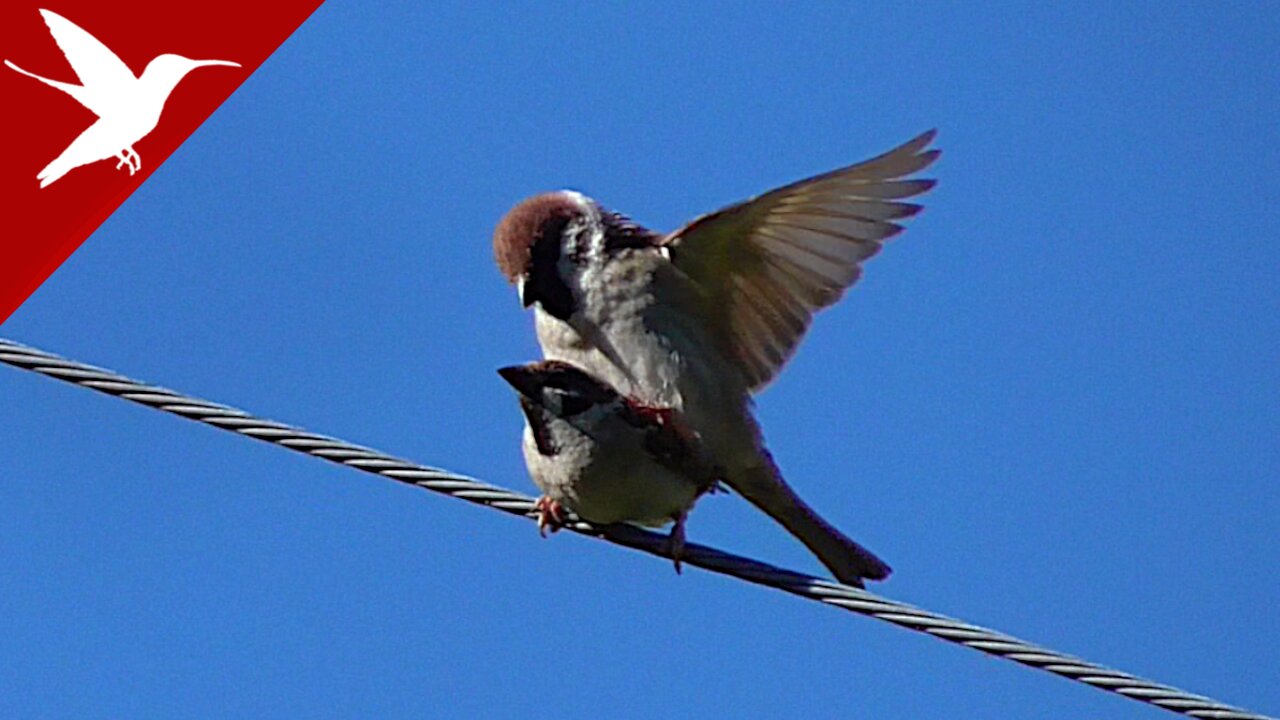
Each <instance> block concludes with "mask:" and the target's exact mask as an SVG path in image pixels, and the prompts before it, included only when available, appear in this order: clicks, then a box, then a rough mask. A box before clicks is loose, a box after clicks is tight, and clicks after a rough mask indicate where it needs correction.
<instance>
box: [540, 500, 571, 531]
mask: <svg viewBox="0 0 1280 720" xmlns="http://www.w3.org/2000/svg"><path fill="white" fill-rule="evenodd" d="M533 509H534V510H537V511H538V534H539V535H541V536H542V537H546V536H547V531H548V530H550V531H551V533H552V534H553V535H554V534H555V533H556V531H558V530H559V529H560V528H562V527H564V521H565V517H564V508H563V507H561V505H560V503H559V502H557V501H555V500H552V499H551V498H549V497H547V496H546V495H543V496H542V497H540V498H538V502H536V503H534V505H533Z"/></svg>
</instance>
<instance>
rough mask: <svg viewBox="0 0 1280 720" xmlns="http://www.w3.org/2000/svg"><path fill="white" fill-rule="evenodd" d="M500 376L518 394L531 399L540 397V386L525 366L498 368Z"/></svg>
mask: <svg viewBox="0 0 1280 720" xmlns="http://www.w3.org/2000/svg"><path fill="white" fill-rule="evenodd" d="M498 374H499V375H501V376H502V379H503V380H506V381H507V382H508V383H510V385H511V387H513V388H515V389H516V392H518V393H520V394H521V395H523V396H525V397H527V398H529V399H530V400H532V399H534V398H535V397H537V395H538V385H537V382H536V381H535V380H534V377H533V373H532V372H531V371H530V370H529V368H527V367H525V366H524V365H512V366H510V367H504V368H498Z"/></svg>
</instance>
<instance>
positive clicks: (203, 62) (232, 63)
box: [195, 60, 241, 67]
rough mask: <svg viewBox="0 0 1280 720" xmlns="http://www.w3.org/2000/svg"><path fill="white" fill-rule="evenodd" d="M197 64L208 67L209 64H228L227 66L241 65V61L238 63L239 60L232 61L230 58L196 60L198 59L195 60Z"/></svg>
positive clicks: (197, 65)
mask: <svg viewBox="0 0 1280 720" xmlns="http://www.w3.org/2000/svg"><path fill="white" fill-rule="evenodd" d="M195 64H196V67H208V66H211V65H225V66H227V67H241V65H240V63H238V62H231V61H230V60H196V61H195Z"/></svg>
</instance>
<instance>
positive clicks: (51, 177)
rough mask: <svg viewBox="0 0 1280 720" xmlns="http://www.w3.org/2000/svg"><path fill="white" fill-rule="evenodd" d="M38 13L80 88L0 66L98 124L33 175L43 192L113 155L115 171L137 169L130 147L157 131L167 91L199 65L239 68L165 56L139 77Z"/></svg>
mask: <svg viewBox="0 0 1280 720" xmlns="http://www.w3.org/2000/svg"><path fill="white" fill-rule="evenodd" d="M40 14H41V15H42V16H43V17H44V23H45V25H48V26H49V34H50V35H53V40H54V42H56V43H57V44H58V49H60V50H62V54H63V55H65V56H66V58H67V63H68V64H69V65H71V69H72V70H74V71H75V73H76V77H78V78H79V79H80V83H81V84H80V85H72V84H71V83H64V82H58V81H57V80H50V79H49V78H46V77H40V76H39V75H36V74H35V73H30V72H27V71H26V70H23V69H22V68H20V67H18V66H17V65H14V64H13V63H12V62H9V61H8V60H5V61H4V64H5V65H8V66H9V67H10V68H11V69H13V70H16V71H17V72H20V73H22V74H23V75H26V76H27V77H31V78H35V79H36V80H39V81H40V82H42V83H44V84H45V85H48V86H49V87H52V88H57V89H58V90H61V91H62V92H64V93H66V94H68V95H70V96H71V97H73V98H75V100H76V102H78V103H80V104H81V105H83V106H85V107H86V108H89V110H90V111H92V112H93V114H94V115H97V116H98V119H97V121H95V122H94V123H93V124H92V125H90V126H89V127H88V129H86V130H85V131H84V132H82V133H80V136H79V137H77V138H76V139H75V140H72V141H71V144H70V145H68V146H67V149H66V150H63V151H62V154H61V155H59V156H58V157H56V158H54V160H53V162H51V163H49V164H48V165H46V166H45V168H44V169H43V170H41V171H40V173H39V174H38V175H36V179H37V180H39V181H40V187H42V188H43V187H46V186H47V185H49V184H50V183H52V182H54V181H55V180H57V179H58V178H60V177H62V176H63V175H66V174H67V173H68V172H70V171H71V170H73V169H75V168H78V167H80V166H81V165H88V164H89V163H92V162H97V161H99V160H106V159H107V158H112V157H114V158H116V159H117V160H119V162H117V163H116V169H117V170H119V169H121V168H124V167H128V168H129V174H130V175H133V174H134V173H136V172H137V171H139V170H141V169H142V158H140V157H138V153H137V151H136V150H134V149H133V146H134V144H135V143H137V142H138V141H139V140H141V139H142V138H144V137H146V136H147V135H148V134H149V133H150V132H151V131H152V130H154V129H155V128H156V123H158V122H160V112H161V111H162V110H164V103H165V101H166V100H168V99H169V93H171V92H173V89H174V88H175V87H177V86H178V83H179V82H180V81H181V80H182V78H183V77H185V76H186V74H187V73H189V72H191V71H192V70H195V69H196V68H198V67H206V66H209V65H228V66H230V67H240V64H239V63H234V62H230V61H228V60H191V59H189V58H184V57H182V56H181V55H169V54H165V55H161V56H159V57H157V58H155V59H154V60H152V61H151V62H149V63H147V67H146V69H145V70H143V71H142V75H141V76H140V77H135V76H134V74H133V71H132V70H130V69H129V66H128V65H125V64H124V61H123V60H121V59H120V58H119V57H117V56H116V54H115V53H113V52H111V49H110V48H108V47H107V46H106V45H103V44H102V43H101V42H99V41H98V39H97V38H95V37H94V36H92V35H90V34H89V33H87V32H85V31H84V30H83V29H81V28H79V27H78V26H76V24H75V23H73V22H71V21H70V20H68V19H66V18H64V17H62V16H61V15H58V14H57V13H54V12H50V11H49V10H41V11H40Z"/></svg>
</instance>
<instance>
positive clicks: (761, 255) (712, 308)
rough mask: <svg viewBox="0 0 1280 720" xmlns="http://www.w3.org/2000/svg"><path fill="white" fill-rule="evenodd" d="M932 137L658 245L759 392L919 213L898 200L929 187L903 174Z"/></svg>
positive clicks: (716, 217)
mask: <svg viewBox="0 0 1280 720" xmlns="http://www.w3.org/2000/svg"><path fill="white" fill-rule="evenodd" d="M934 134H935V133H934V131H929V132H927V133H924V134H923V135H920V136H919V137H917V138H915V139H913V140H911V141H910V142H907V143H906V144H904V145H902V146H900V147H898V148H895V149H894V150H891V151H889V152H887V153H885V154H883V155H880V156H878V157H875V158H872V159H871V160H867V161H866V162H862V163H858V164H857V165H851V166H849V167H845V168H841V169H839V170H834V171H832V172H828V173H824V174H822V175H818V176H816V177H812V178H809V179H807V180H801V181H799V182H796V183H792V184H790V185H787V186H785V187H782V188H778V189H777V190H773V191H770V192H768V193H765V194H764V195H761V196H759V197H757V198H753V199H751V200H747V201H745V202H741V203H738V204H736V205H732V206H730V207H727V208H724V209H722V210H719V211H717V212H714V213H711V214H709V215H704V216H702V217H700V218H698V219H697V220H694V221H693V222H691V223H689V224H688V225H686V226H684V227H683V228H681V229H680V230H677V231H676V232H674V233H672V234H671V235H668V236H667V237H665V238H663V241H662V242H663V243H664V244H665V245H666V246H667V247H668V248H669V249H670V252H671V258H672V262H673V263H674V264H675V265H676V266H677V267H678V268H679V269H680V270H681V271H682V272H684V273H685V274H686V275H687V276H688V277H689V278H690V279H692V280H693V281H694V282H695V283H697V284H698V286H699V287H700V288H701V290H702V295H703V297H704V298H705V300H706V310H707V312H709V313H712V315H713V316H714V318H715V321H716V327H717V328H719V329H720V330H721V334H720V337H721V339H722V345H723V347H724V351H725V352H726V353H727V354H728V355H729V357H731V358H732V359H733V360H734V361H735V363H736V364H737V365H738V367H739V369H740V370H741V372H742V373H743V376H744V378H745V380H746V383H747V385H748V386H749V387H750V388H751V389H752V390H753V391H755V390H759V389H760V388H762V387H764V386H765V385H766V384H768V383H769V381H770V380H772V379H773V378H774V376H775V375H777V373H778V371H779V370H780V369H781V368H782V366H783V365H785V364H786V362H787V360H788V359H789V358H790V357H791V355H792V353H794V352H795V349H796V346H797V345H798V344H799V343H800V340H801V339H802V338H803V337H804V334H805V332H806V331H807V330H808V327H809V323H810V322H811V320H812V317H813V313H815V312H817V311H818V310H821V309H822V308H824V307H827V306H828V305H831V304H832V303H834V302H836V301H837V300H839V299H840V297H841V296H842V295H843V294H844V291H845V290H846V289H848V288H849V287H850V286H851V285H853V283H855V282H856V281H857V280H858V278H859V277H860V276H861V274H862V268H861V264H862V263H863V262H865V261H866V260H867V259H868V258H870V257H872V256H873V255H875V254H876V253H877V252H879V251H880V248H881V245H882V243H884V241H886V240H888V239H890V238H892V237H893V236H894V235H897V234H898V233H899V232H901V231H902V229H903V228H902V226H901V225H899V224H898V223H897V222H895V221H896V220H902V219H905V218H909V217H912V216H913V215H915V214H917V213H918V212H920V209H921V206H920V205H918V204H915V203H908V202H897V201H898V200H901V199H903V198H909V197H912V196H914V195H918V194H920V193H922V192H925V191H926V190H928V189H929V188H931V187H933V184H934V181H932V180H921V179H911V180H903V179H902V178H903V177H904V176H907V175H910V174H911V173H914V172H917V171H919V170H922V169H924V168H925V167H927V166H928V165H929V164H930V163H932V162H933V161H934V159H935V158H937V156H938V151H937V150H925V149H924V148H925V147H927V146H928V145H929V143H930V142H932V140H933V137H934Z"/></svg>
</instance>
